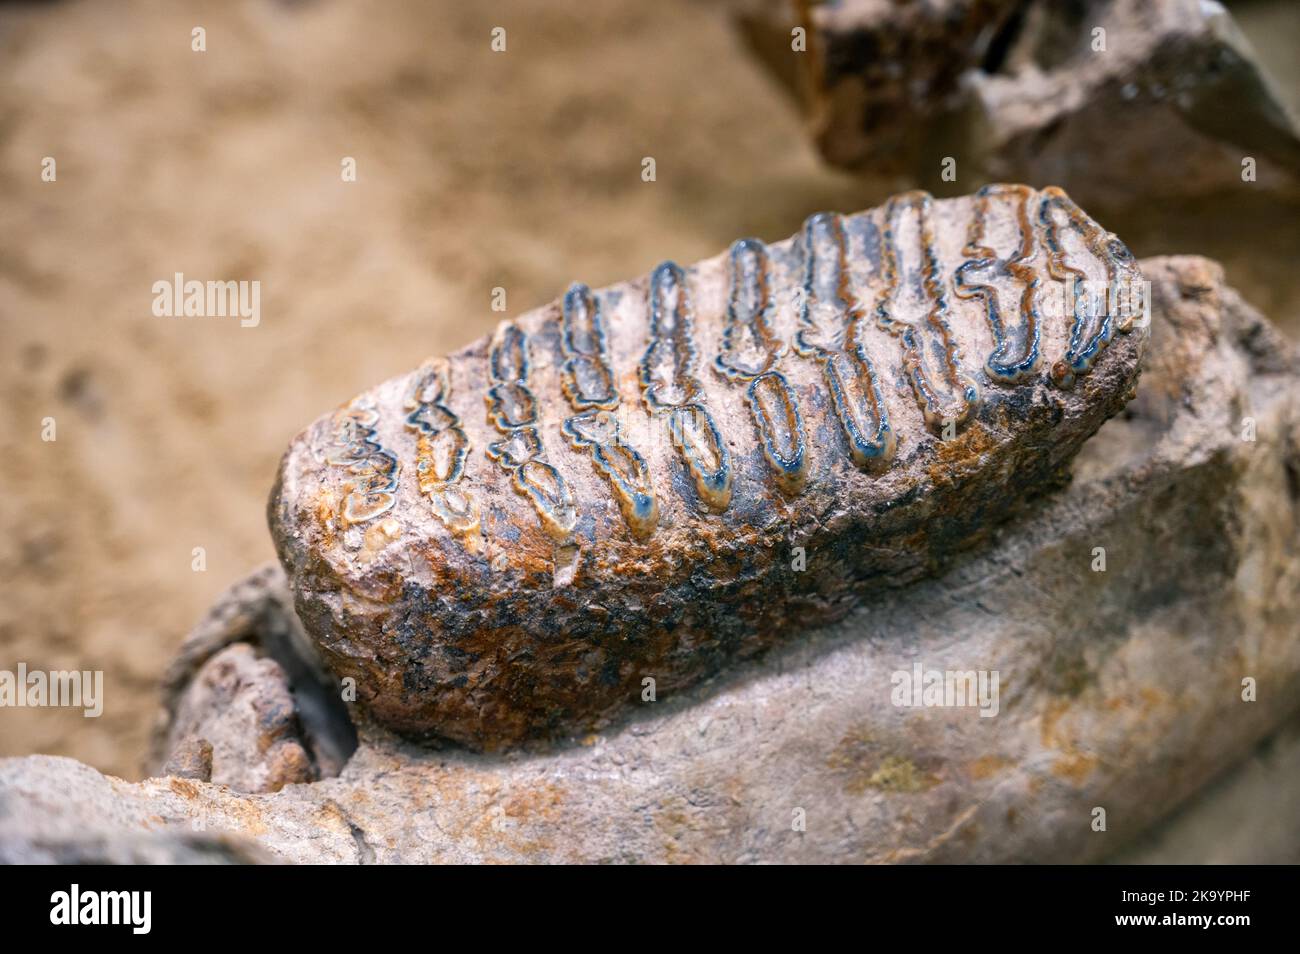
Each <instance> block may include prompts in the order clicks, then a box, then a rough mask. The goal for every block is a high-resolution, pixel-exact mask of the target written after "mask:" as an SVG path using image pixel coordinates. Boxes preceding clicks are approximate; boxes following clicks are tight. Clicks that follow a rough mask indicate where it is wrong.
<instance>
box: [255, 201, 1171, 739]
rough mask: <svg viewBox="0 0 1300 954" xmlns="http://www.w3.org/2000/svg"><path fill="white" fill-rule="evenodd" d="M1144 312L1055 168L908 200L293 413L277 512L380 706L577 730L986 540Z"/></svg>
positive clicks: (1142, 322) (1099, 407) (1115, 370)
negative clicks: (965, 193)
mask: <svg viewBox="0 0 1300 954" xmlns="http://www.w3.org/2000/svg"><path fill="white" fill-rule="evenodd" d="M1147 329H1148V321H1147V315H1146V312H1145V296H1144V294H1143V291H1142V282H1141V276H1140V274H1139V271H1138V268H1137V266H1136V264H1135V262H1134V261H1133V259H1132V258H1131V257H1130V256H1129V254H1128V252H1127V250H1126V249H1125V247H1124V245H1123V244H1122V243H1121V242H1120V241H1119V240H1118V239H1117V238H1116V237H1115V236H1114V235H1111V234H1110V233H1108V232H1106V231H1105V230H1104V229H1103V228H1102V227H1101V226H1100V225H1098V224H1097V223H1096V222H1094V221H1093V220H1092V219H1091V218H1089V217H1088V216H1087V215H1086V214H1085V213H1084V212H1083V211H1082V210H1080V209H1079V208H1078V207H1077V206H1076V205H1075V204H1074V203H1073V202H1071V201H1070V199H1069V198H1068V197H1067V196H1066V195H1065V194H1064V193H1063V192H1061V191H1060V190H1058V189H1046V190H1043V191H1041V192H1038V191H1035V190H1032V189H1030V188H1027V187H1024V186H1010V185H1007V186H1001V185H1000V186H989V187H986V188H985V189H983V190H982V191H981V192H980V193H979V194H978V195H975V196H972V197H967V198H962V199H950V200H943V201H935V200H933V199H931V197H930V196H929V195H927V194H925V193H922V192H912V193H907V194H904V195H900V196H897V197H895V198H894V199H892V200H890V201H889V202H888V203H887V204H886V205H884V206H883V207H881V208H878V209H873V210H870V211H867V212H862V213H859V214H855V215H843V216H842V215H837V214H832V213H822V214H818V215H815V216H813V217H811V218H810V219H809V220H808V222H807V223H806V225H805V227H804V229H803V230H802V231H801V233H800V234H799V235H797V236H795V237H793V238H791V239H787V240H785V241H781V242H776V243H773V244H764V243H762V242H760V241H757V240H755V239H744V240H741V241H739V242H737V243H735V244H734V245H733V246H732V248H731V249H730V251H729V252H727V253H725V254H723V255H720V256H718V257H716V258H713V259H709V260H707V261H703V262H699V263H697V264H695V265H693V266H690V267H682V266H680V265H678V264H676V263H673V262H665V263H663V264H662V265H660V266H658V267H657V268H655V269H654V270H653V272H652V273H651V275H650V276H649V277H648V278H647V279H641V280H637V281H632V282H627V283H624V284H621V285H616V286H613V287H611V288H607V289H603V290H596V291H593V290H592V289H590V288H588V287H587V286H585V285H582V284H575V285H573V286H572V287H571V288H570V289H569V290H568V292H567V293H566V294H565V295H564V297H563V299H562V300H561V301H558V302H556V303H554V304H552V305H549V306H547V307H543V308H540V309H537V310H535V311H532V312H529V313H528V314H525V315H522V316H520V317H518V318H517V319H514V320H512V321H509V322H506V323H503V324H502V325H501V326H500V327H499V328H498V329H497V331H496V333H495V334H494V335H493V336H492V337H491V340H488V341H480V342H478V343H476V344H473V345H471V346H469V347H467V348H465V349H463V350H462V351H460V352H457V353H456V354H453V355H451V356H450V357H448V358H447V359H445V360H441V361H433V362H429V363H426V364H425V365H423V366H422V367H421V368H420V369H418V370H417V371H415V372H413V373H412V374H410V375H407V376H405V377H401V378H397V379H394V380H391V381H388V382H386V383H384V384H381V385H379V386H377V387H375V388H373V389H372V390H370V391H368V392H366V393H365V394H363V395H361V396H359V397H358V398H356V399H355V400H353V401H352V402H350V403H349V404H348V405H346V406H345V407H344V408H343V409H342V410H341V411H338V412H336V413H334V414H332V415H330V416H328V417H325V418H322V419H321V420H320V421H318V422H316V423H315V424H314V425H312V426H311V427H309V428H308V429H307V430H306V431H304V432H303V433H302V434H301V435H300V436H299V437H298V438H297V439H295V441H294V442H293V444H292V446H291V447H290V449H289V451H288V453H287V454H286V456H285V458H284V462H283V464H282V467H281V471H280V474H279V479H278V480H277V483H276V487H275V490H274V492H273V494H272V499H271V503H270V522H271V526H272V531H273V534H274V537H275V541H276V544H277V549H278V552H279V556H280V559H281V562H282V563H283V565H284V567H285V569H286V571H287V574H288V577H289V580H290V584H291V586H292V589H293V592H294V596H295V600H296V606H297V609H298V612H299V614H300V616H301V617H302V620H303V622H304V624H305V626H306V628H307V630H308V632H309V633H310V634H311V635H312V637H313V638H314V639H315V640H316V641H317V642H318V643H319V646H320V648H321V649H322V650H323V653H324V657H325V659H326V661H327V662H328V664H329V665H330V667H331V668H332V669H333V670H334V672H335V674H336V675H338V676H341V677H349V676H350V677H353V678H355V680H356V685H357V691H358V695H359V701H360V702H362V703H363V706H364V709H365V710H366V711H367V712H368V713H369V714H370V715H371V716H372V717H373V718H375V719H376V720H378V721H379V722H381V723H383V724H385V725H387V726H389V727H391V728H395V729H397V730H399V731H402V732H405V733H408V734H414V735H420V736H428V737H436V738H441V739H447V740H452V741H455V742H458V743H461V744H464V745H467V746H470V747H474V748H489V749H490V748H499V747H508V746H512V745H516V744H519V743H521V742H524V741H527V740H530V739H540V738H547V737H555V736H560V735H567V734H572V733H577V732H582V731H585V730H588V729H590V728H593V727H596V726H599V725H602V724H604V723H605V722H607V721H608V720H609V719H611V718H612V717H614V716H616V715H618V714H619V713H620V712H622V711H623V710H625V709H627V708H628V707H630V706H633V705H637V704H639V703H640V702H641V700H642V698H643V693H644V692H645V690H646V687H647V686H648V685H650V684H649V683H647V680H653V685H654V686H655V689H656V691H657V692H658V693H664V692H667V691H670V690H673V689H678V688H681V687H684V686H687V685H690V684H693V683H696V682H699V681H700V680H702V679H705V678H707V677H709V676H711V675H713V674H715V673H718V672H720V671H721V670H723V669H724V668H725V667H727V666H728V665H730V664H732V663H734V662H735V661H737V660H739V659H742V658H745V657H747V656H751V655H753V654H754V653H756V652H758V651H761V650H763V649H765V648H767V647H768V646H770V645H771V644H772V643H773V642H774V641H775V640H777V639H778V638H779V637H780V636H781V635H782V634H791V633H798V632H800V631H802V630H806V629H807V628H808V627H811V626H815V625H819V624H823V623H826V622H829V621H831V620H834V619H837V618H839V617H842V616H843V615H844V614H845V613H846V612H848V611H849V609H851V608H852V606H853V605H855V603H856V602H857V601H858V600H859V599H860V598H861V597H862V596H863V595H864V594H866V593H868V592H871V591H875V590H880V589H881V588H885V587H894V586H899V585H902V584H906V583H908V582H911V581H913V580H915V579H917V578H920V577H923V576H927V575H930V574H932V573H933V572H934V571H935V570H936V569H937V568H938V567H939V566H940V565H942V564H943V563H944V561H945V560H946V559H947V558H948V557H950V556H951V555H953V554H955V553H956V552H958V551H959V550H962V549H964V548H966V547H969V546H971V545H973V544H975V543H977V542H978V541H980V540H981V539H983V538H985V537H986V536H987V535H988V534H989V532H990V531H991V529H992V528H993V527H995V526H996V525H997V523H998V522H999V521H1000V520H1002V519H1003V518H1004V517H1005V516H1006V515H1008V514H1009V513H1011V512H1012V511H1013V510H1014V509H1015V508H1016V507H1017V506H1019V505H1020V504H1021V503H1022V502H1023V501H1024V500H1025V499H1027V498H1028V497H1030V496H1032V495H1034V494H1036V493H1039V492H1041V491H1042V490H1044V489H1046V488H1049V487H1051V486H1053V485H1055V484H1057V483H1059V481H1060V479H1061V477H1062V476H1063V472H1064V470H1065V465H1066V464H1067V463H1068V461H1069V460H1070V458H1071V457H1072V456H1073V455H1074V453H1075V451H1076V450H1077V449H1078V448H1079V446H1080V445H1081V444H1082V443H1083V442H1084V441H1085V440H1086V439H1087V438H1088V437H1089V436H1090V435H1091V434H1092V433H1093V432H1094V431H1096V430H1097V428H1098V427H1099V426H1100V425H1101V424H1102V422H1103V421H1105V420H1106V418H1107V417H1109V416H1111V415H1112V414H1114V413H1115V412H1116V411H1118V410H1119V409H1120V408H1122V407H1123V406H1124V404H1125V403H1126V401H1127V400H1128V399H1129V397H1130V396H1131V393H1132V388H1133V386H1134V383H1135V380H1136V376H1137V371H1138V366H1139V359H1140V356H1141V353H1142V350H1143V347H1144V344H1145V341H1146V337H1147ZM480 402H483V403H480ZM476 405H477V407H476ZM796 554H798V557H797V558H796Z"/></svg>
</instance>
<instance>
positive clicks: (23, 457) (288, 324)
mask: <svg viewBox="0 0 1300 954" xmlns="http://www.w3.org/2000/svg"><path fill="white" fill-rule="evenodd" d="M1234 9H1235V11H1236V13H1237V15H1238V16H1239V17H1240V19H1241V22H1242V25H1243V27H1244V28H1245V30H1246V32H1247V33H1248V35H1250V36H1251V38H1252V39H1253V40H1254V41H1255V42H1256V45H1257V47H1258V48H1259V50H1260V52H1261V54H1262V56H1263V57H1264V59H1265V61H1266V62H1268V63H1269V65H1270V66H1271V67H1272V68H1273V69H1274V70H1275V74H1276V75H1278V76H1279V78H1281V79H1282V80H1283V82H1284V83H1285V86H1286V93H1287V95H1288V97H1289V98H1290V102H1291V104H1292V105H1293V107H1294V106H1296V105H1297V101H1298V100H1300V96H1298V95H1296V94H1297V93H1300V74H1298V73H1297V66H1296V65H1295V63H1294V62H1292V61H1293V60H1294V55H1293V53H1294V51H1293V49H1292V48H1291V47H1290V46H1289V44H1288V42H1286V41H1285V39H1286V37H1288V36H1289V37H1291V38H1294V37H1295V36H1296V35H1297V34H1298V33H1300V7H1295V6H1294V5H1291V4H1288V3H1285V2H1278V3H1256V4H1246V5H1242V6H1239V7H1235V8H1234ZM498 26H500V27H504V28H505V29H506V31H507V32H506V36H507V50H506V52H505V53H494V52H492V50H491V48H490V40H491V31H492V29H493V28H494V27H498ZM194 27H203V28H204V30H205V31H206V44H207V51H206V52H203V53H196V52H193V51H192V50H191V31H192V29H193V28H194ZM46 156H52V157H54V158H55V160H56V162H57V180H56V181H55V182H43V181H42V179H41V163H42V159H43V158H44V157H46ZM646 156H652V157H654V159H655V162H656V173H657V180H656V181H655V182H651V183H648V182H644V181H642V178H641V170H642V164H641V163H642V158H643V157H646ZM344 157H353V158H355V160H356V164H357V181H356V182H344V181H342V178H341V176H340V170H341V162H342V160H343V158H344ZM1038 184H1039V185H1043V184H1045V183H1038ZM1062 184H1063V185H1065V186H1067V187H1068V185H1069V184H1068V183H1062ZM978 185H979V183H970V188H971V189H974V188H975V187H976V186H978ZM889 191H890V184H889V183H884V182H873V181H865V180H862V179H858V178H853V177H850V176H847V175H844V174H841V173H837V172H834V171H831V170H829V169H827V168H825V167H824V166H822V165H821V164H820V163H819V161H818V159H817V156H816V154H815V152H814V151H813V149H812V146H811V145H810V144H809V142H808V141H807V139H806V138H805V136H804V135H803V130H802V126H801V122H800V119H799V114H798V110H797V109H796V108H795V105H794V104H793V103H792V102H790V101H789V100H788V99H787V98H786V96H785V94H784V93H783V92H782V91H781V90H780V89H779V88H778V87H777V85H776V83H775V82H774V81H773V80H771V79H770V78H769V76H768V75H767V74H766V73H765V72H764V71H763V69H762V67H761V66H760V65H759V64H758V63H757V62H756V61H755V60H754V59H752V58H751V57H750V55H749V53H748V52H747V51H746V49H745V48H744V45H743V43H742V42H741V41H740V40H739V38H738V37H737V35H736V33H735V32H734V31H733V30H732V29H731V28H730V26H729V24H728V22H727V19H726V16H725V13H724V11H723V9H722V5H720V4H705V3H688V2H667V0H656V2H655V3H637V2H630V0H629V2H625V3H582V2H548V3H546V4H524V3H515V4H502V3H481V4H480V3H473V4H469V3H453V2H439V3H407V4H402V3H394V2H383V0H354V2H345V0H300V2H273V0H244V2H231V3H220V4H218V3H191V2H166V3H162V2H155V3H147V2H128V0H120V2H114V0H104V2H90V0H70V2H61V3H58V2H56V3H42V4H6V5H3V6H0V360H2V361H3V373H2V374H0V389H2V394H0V402H2V404H3V413H2V414H0V475H2V478H0V479H2V480H3V488H4V493H3V494H0V525H2V526H3V528H4V533H3V534H0V580H2V581H3V590H2V592H3V598H0V668H5V669H13V668H15V667H16V665H17V663H18V662H25V663H26V664H27V666H28V667H29V668H30V669H97V670H103V672H104V679H105V694H106V702H105V709H104V714H103V715H102V717H100V718H98V719H85V718H83V717H82V715H81V713H80V711H79V710H77V711H73V710H58V709H39V710H25V709H10V710H6V711H4V712H3V713H0V756H7V755H20V754H29V753H38V752H39V753H52V754H60V755H70V756H73V757H75V758H78V759H81V760H83V761H85V762H88V763H90V764H91V765H94V766H95V767H96V768H99V769H101V770H103V771H107V772H111V773H113V774H117V775H121V776H124V777H128V778H133V777H138V776H139V775H140V772H141V767H142V758H143V755H144V752H145V741H146V737H147V734H148V730H149V726H150V722H151V719H152V716H153V713H154V710H155V708H156V706H157V703H158V696H157V690H156V686H157V681H158V678H159V676H160V675H161V673H162V670H163V668H164V667H165V665H166V663H167V661H168V659H169V658H170V656H171V654H172V653H173V651H174V650H175V648H176V646H177V645H178V643H179V641H180V639H181V637H182V636H183V634H184V633H185V631H186V630H187V629H188V628H189V627H190V626H191V625H192V624H193V622H194V621H195V620H196V619H197V617H198V616H199V615H200V614H201V613H202V611H203V610H204V609H205V608H206V607H207V606H208V604H210V603H211V602H212V600H213V599H214V598H215V597H216V596H217V594H218V593H219V592H220V591H221V590H222V589H224V588H225V587H226V586H227V585H228V584H229V583H231V582H233V581H234V580H235V579H237V578H238V577H239V576H240V575H242V574H243V573H244V572H245V571H246V570H247V569H249V568H250V567H252V566H253V565H255V564H257V563H259V562H262V561H264V560H267V559H269V558H271V556H272V550H271V544H270V539H269V536H268V534H267V530H266V526H265V519H264V504H265V499H266V495H267V492H268V491H269V488H270V485H271V480H272V477H273V474H274V471H275V467H276V464H277V462H278V459H279V456H280V454H281V452H282V451H283V449H284V448H285V446H286V445H287V443H288V441H289V439H290V438H291V437H292V436H293V434H294V433H296V432H297V431H298V430H299V429H300V428H302V427H303V426H305V425H306V424H307V423H308V422H310V421H311V420H312V419H313V418H315V417H316V416H317V415H319V414H320V413H322V412H323V411H325V410H326V409H328V408H329V407H331V406H334V405H336V404H338V403H340V402H342V401H345V400H347V399H348V398H349V397H351V396H352V395H353V394H354V393H356V392H357V391H360V390H362V389H363V388H365V387H367V386H369V385H371V384H373V383H375V382H376V381H379V380H381V379H383V378H386V377H390V376H392V375H395V374H398V373H401V372H403V371H405V370H407V369H408V368H410V367H411V366H412V365H413V364H415V363H416V362H417V361H418V360H420V359H421V358H423V357H424V356H426V355H431V354H438V353H442V352H444V351H447V350H450V349H452V348H456V347H459V346H460V345H463V344H465V343H467V342H469V341H470V340H472V339H473V338H475V337H477V336H479V335H480V334H482V333H484V332H486V331H488V330H489V329H490V328H491V327H492V326H493V325H494V324H495V323H496V321H498V320H499V319H500V318H502V317H504V316H503V315H502V314H499V313H496V312H493V311H492V310H491V308H490V303H491V295H492V289H493V288H495V287H503V288H505V289H506V293H507V306H508V310H507V312H506V316H508V315H517V314H520V313H522V312H523V311H526V310H528V309H529V308H532V307H535V306H537V305H540V304H543V303H545V302H547V301H550V300H552V299H553V298H555V297H556V296H558V295H559V294H561V293H562V292H563V290H564V288H565V286H566V285H567V283H568V282H570V281H572V280H582V281H585V282H588V283H589V284H591V285H592V286H593V287H595V286H599V285H603V284H606V283H609V282H613V281H616V280H620V279H624V278H628V277H631V276H634V275H637V274H639V273H643V272H646V271H648V270H649V269H650V268H651V267H653V266H654V265H655V264H656V263H657V262H659V261H661V260H662V259H664V258H674V259H677V260H678V261H681V262H683V263H685V262H690V261H692V260H694V259H696V258H700V257H704V256H708V255H713V254H715V253H717V252H718V251H721V250H722V249H723V248H725V247H726V245H727V244H728V243H729V242H730V241H731V240H733V239H735V238H737V237H740V236H743V235H751V234H752V235H757V236H759V237H762V238H765V239H778V238H782V237H784V236H786V235H789V234H791V233H792V232H794V231H795V230H796V229H797V228H798V227H799V225H800V223H801V222H802V220H803V219H804V217H805V216H807V215H808V214H810V213H812V212H815V211H818V210H821V209H828V208H831V209H839V210H843V211H849V210H853V209H857V208H862V207H865V206H868V205H871V204H874V203H875V202H876V201H878V200H879V199H880V198H881V197H882V196H883V195H885V194H887V193H888V192H889ZM964 191H966V190H964ZM1296 212H1297V210H1296V209H1294V208H1290V209H1278V208H1276V207H1273V206H1270V205H1269V204H1268V203H1266V202H1261V203H1260V204H1258V206H1253V205H1251V204H1250V203H1243V202H1242V201H1241V200H1240V198H1239V197H1238V198H1234V199H1225V200H1222V201H1217V202H1216V201H1211V202H1208V203H1207V204H1206V205H1204V206H1199V207H1197V208H1181V207H1169V208H1154V209H1152V208H1147V209H1142V210H1132V211H1129V212H1127V213H1122V214H1120V215H1119V216H1118V218H1119V219H1121V221H1117V219H1116V217H1114V216H1112V217H1105V216H1103V219H1104V221H1105V222H1106V224H1107V225H1108V226H1110V227H1112V228H1115V229H1116V230H1117V231H1120V232H1121V234H1122V235H1123V237H1124V238H1125V239H1126V240H1127V241H1128V242H1129V244H1130V245H1131V246H1132V247H1133V249H1134V251H1135V252H1136V253H1137V254H1139V255H1151V254H1158V253H1163V252H1182V251H1197V252H1201V253H1204V254H1208V255H1211V256H1215V257H1218V258H1220V259H1221V260H1223V261H1224V262H1225V264H1226V265H1227V267H1228V273H1229V278H1230V280H1231V281H1232V282H1233V283H1234V284H1236V285H1237V286H1238V287H1239V288H1240V289H1241V290H1242V291H1243V292H1244V293H1245V295H1246V297H1247V298H1248V299H1250V300H1251V301H1252V302H1253V303H1254V304H1256V305H1257V306H1259V307H1261V308H1262V309H1264V310H1265V312H1266V313H1268V314H1269V315H1270V316H1272V317H1273V318H1274V319H1275V320H1278V321H1279V323H1281V324H1282V325H1283V326H1284V327H1285V328H1286V329H1287V330H1288V331H1289V332H1291V333H1293V334H1295V333H1296V332H1298V331H1300V275H1298V274H1297V270H1296V269H1295V265H1294V263H1295V261H1296V260H1300V230H1297V229H1296V228H1295V226H1294V222H1295V221H1296ZM1125 226H1127V229H1126V228H1125ZM177 272H181V273H183V274H184V275H185V276H186V278H190V279H198V280H200V281H206V280H210V279H220V280H234V281H258V282H260V283H261V321H260V324H259V325H258V326H257V327H255V328H244V327H240V324H239V322H238V320H237V319H231V318H225V319H223V318H194V319H171V318H158V317H155V316H154V315H153V314H152V311H151V306H152V303H153V291H152V286H153V284H154V282H156V281H159V280H170V279H171V278H172V276H173V275H174V274H175V273H177ZM47 417H52V418H54V419H55V422H56V425H55V426H56V428H57V440H55V441H53V442H46V441H43V440H42V439H41V430H42V421H43V419H45V418H47ZM196 547H202V548H203V549H204V551H205V558H206V570H204V571H202V572H196V571H195V570H194V569H193V563H194V556H193V552H194V548H196Z"/></svg>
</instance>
